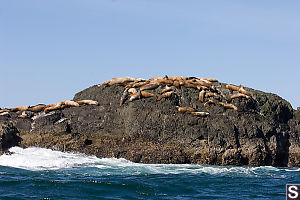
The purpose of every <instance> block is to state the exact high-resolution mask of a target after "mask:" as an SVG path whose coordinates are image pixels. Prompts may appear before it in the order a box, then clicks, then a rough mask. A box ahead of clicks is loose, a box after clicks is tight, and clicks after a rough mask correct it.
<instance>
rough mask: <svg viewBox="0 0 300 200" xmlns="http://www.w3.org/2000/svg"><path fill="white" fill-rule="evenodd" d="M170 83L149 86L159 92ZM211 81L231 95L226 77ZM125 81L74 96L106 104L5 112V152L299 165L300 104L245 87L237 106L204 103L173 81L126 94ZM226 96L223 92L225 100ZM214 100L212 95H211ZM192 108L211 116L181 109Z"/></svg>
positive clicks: (145, 160) (2, 118) (1, 134)
mask: <svg viewBox="0 0 300 200" xmlns="http://www.w3.org/2000/svg"><path fill="white" fill-rule="evenodd" d="M164 88H165V87H164V86H159V87H157V88H155V89H152V90H148V91H149V92H151V93H153V94H157V95H160V92H161V91H162V90H163V89H164ZM213 88H214V89H215V90H216V91H217V93H218V94H219V95H220V96H221V99H219V101H223V102H225V99H227V98H228V97H229V96H230V95H231V93H230V90H228V89H227V88H226V84H223V83H218V82H214V83H213ZM124 89H125V88H124V86H123V85H121V84H114V85H111V86H108V85H95V86H92V87H90V88H87V89H85V90H83V91H81V92H79V93H77V94H76V95H75V97H74V99H73V100H74V101H78V100H84V99H91V100H95V101H98V102H99V104H100V105H81V106H79V107H70V108H64V109H62V110H56V111H51V112H49V113H47V114H45V113H43V112H40V113H37V114H36V113H31V112H30V111H26V112H27V115H26V117H24V118H20V117H17V116H18V115H19V114H20V113H18V112H10V113H9V114H8V115H3V116H0V125H1V129H0V139H1V144H2V149H1V150H2V151H3V150H6V149H7V148H9V147H11V146H14V145H19V146H21V147H29V146H37V147H46V148H51V149H55V150H61V151H76V152H82V153H86V154H92V155H96V156H98V157H116V158H126V159H128V160H131V161H133V162H142V163H198V164H210V165H250V166H260V165H272V166H296V167H300V111H295V110H293V109H292V107H291V105H290V104H289V103H288V102H287V101H285V100H284V99H282V98H280V97H279V96H277V95H275V94H270V93H264V92H261V91H257V90H253V89H250V88H245V89H246V90H247V91H248V92H250V93H251V94H252V98H235V99H233V100H232V101H231V103H232V104H233V105H235V106H236V107H237V108H238V110H237V111H236V110H233V109H226V108H224V107H223V106H220V105H218V104H217V103H216V104H215V105H211V106H210V107H206V106H204V103H202V102H200V101H199V99H198V95H199V90H197V89H194V88H191V87H184V86H181V87H177V88H176V87H174V86H172V90H173V91H174V93H172V94H171V95H170V96H169V97H167V98H163V99H161V100H160V101H157V98H156V97H149V98H140V99H137V100H134V101H131V102H130V101H128V100H127V101H125V102H124V103H123V105H121V106H120V99H121V97H122V94H123V93H124ZM222 98H223V99H222ZM209 99H214V97H207V98H206V101H208V100H209ZM176 106H180V107H192V108H194V109H195V110H196V111H203V112H208V113H209V115H208V116H206V117H204V116H195V115H192V114H191V113H190V112H185V113H180V112H178V110H177V109H176Z"/></svg>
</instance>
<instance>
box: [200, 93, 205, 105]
mask: <svg viewBox="0 0 300 200" xmlns="http://www.w3.org/2000/svg"><path fill="white" fill-rule="evenodd" d="M204 96H205V90H202V91H200V92H199V101H200V102H201V103H203V102H204Z"/></svg>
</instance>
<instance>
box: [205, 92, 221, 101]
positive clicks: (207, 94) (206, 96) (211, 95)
mask: <svg viewBox="0 0 300 200" xmlns="http://www.w3.org/2000/svg"><path fill="white" fill-rule="evenodd" d="M208 97H214V98H216V99H220V95H218V94H216V93H213V92H206V93H205V98H208Z"/></svg>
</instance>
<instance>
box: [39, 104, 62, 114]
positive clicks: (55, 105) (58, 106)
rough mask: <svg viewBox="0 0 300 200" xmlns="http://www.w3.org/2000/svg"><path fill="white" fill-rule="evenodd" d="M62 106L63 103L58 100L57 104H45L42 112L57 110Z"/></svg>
mask: <svg viewBox="0 0 300 200" xmlns="http://www.w3.org/2000/svg"><path fill="white" fill-rule="evenodd" d="M63 107H64V106H63V103H62V102H59V103H57V104H50V105H48V106H46V108H45V109H44V113H48V112H50V111H52V110H59V109H62V108H63Z"/></svg>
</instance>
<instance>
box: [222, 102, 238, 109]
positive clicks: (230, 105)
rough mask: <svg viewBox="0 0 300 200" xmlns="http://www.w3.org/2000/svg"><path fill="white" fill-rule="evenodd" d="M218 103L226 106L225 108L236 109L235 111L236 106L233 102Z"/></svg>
mask: <svg viewBox="0 0 300 200" xmlns="http://www.w3.org/2000/svg"><path fill="white" fill-rule="evenodd" d="M219 105H221V106H223V107H224V108H227V109H233V110H236V111H237V110H238V108H237V107H236V106H235V105H233V104H229V103H223V102H219Z"/></svg>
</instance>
